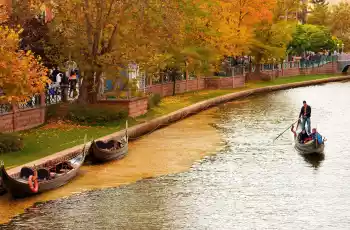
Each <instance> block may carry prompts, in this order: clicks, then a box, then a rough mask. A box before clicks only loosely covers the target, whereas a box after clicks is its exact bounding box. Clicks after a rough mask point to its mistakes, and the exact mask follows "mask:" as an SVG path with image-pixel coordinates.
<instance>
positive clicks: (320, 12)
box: [307, 0, 329, 26]
mask: <svg viewBox="0 0 350 230" xmlns="http://www.w3.org/2000/svg"><path fill="white" fill-rule="evenodd" d="M311 3H312V5H311V12H310V15H309V17H308V19H307V22H308V24H313V25H321V26H326V25H327V24H328V19H329V6H328V3H327V2H326V1H324V0H313V1H312V2H311Z"/></svg>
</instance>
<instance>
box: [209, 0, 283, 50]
mask: <svg viewBox="0 0 350 230" xmlns="http://www.w3.org/2000/svg"><path fill="white" fill-rule="evenodd" d="M214 2H215V4H207V5H205V6H204V8H207V10H208V11H209V14H210V15H211V17H210V18H207V20H208V21H207V25H209V26H210V27H212V28H213V29H214V30H215V31H216V33H217V34H216V36H209V37H208V40H209V41H210V42H211V43H212V44H213V45H215V46H216V48H217V49H218V50H219V51H220V53H221V54H225V55H240V54H242V52H246V51H248V50H249V48H250V43H251V40H252V38H253V36H254V29H255V25H256V24H257V23H258V22H260V21H263V20H268V21H270V20H272V18H273V9H274V8H275V6H276V1H275V0H214Z"/></svg>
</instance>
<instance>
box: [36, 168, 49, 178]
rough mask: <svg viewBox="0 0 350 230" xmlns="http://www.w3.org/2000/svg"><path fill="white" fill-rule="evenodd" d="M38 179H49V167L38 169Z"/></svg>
mask: <svg viewBox="0 0 350 230" xmlns="http://www.w3.org/2000/svg"><path fill="white" fill-rule="evenodd" d="M38 179H39V180H49V179H50V172H49V170H47V169H38Z"/></svg>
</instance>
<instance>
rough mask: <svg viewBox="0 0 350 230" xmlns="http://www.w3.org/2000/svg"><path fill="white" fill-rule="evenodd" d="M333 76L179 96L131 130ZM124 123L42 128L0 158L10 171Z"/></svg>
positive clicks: (139, 120)
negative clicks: (249, 94) (236, 97)
mask: <svg viewBox="0 0 350 230" xmlns="http://www.w3.org/2000/svg"><path fill="white" fill-rule="evenodd" d="M332 76H334V75H310V76H296V77H288V78H279V79H276V80H274V81H271V82H251V83H248V84H246V86H245V87H243V88H238V89H226V90H202V91H195V92H188V93H184V94H181V95H177V96H172V97H166V98H163V99H162V101H161V103H160V104H159V106H158V107H155V108H153V109H152V110H150V111H149V112H148V113H147V114H146V115H144V116H141V117H139V118H137V119H132V120H131V119H130V120H129V126H132V125H136V124H139V123H142V122H145V121H149V120H151V119H154V118H156V117H159V116H162V115H165V114H168V113H171V112H174V111H176V110H178V109H181V108H184V107H186V106H189V105H191V104H194V103H197V102H200V101H204V100H207V99H210V98H214V97H218V96H222V95H225V94H229V93H233V92H240V91H243V90H247V89H255V88H260V87H265V86H273V85H281V84H288V83H295V82H301V81H308V80H316V79H324V78H328V77H332ZM124 126H125V121H120V122H116V123H109V124H108V125H105V126H80V125H75V124H66V123H63V122H58V123H50V124H45V125H43V126H41V127H39V128H36V129H32V130H28V131H23V132H19V133H18V134H19V135H20V136H22V137H23V139H24V149H23V150H22V151H20V152H16V153H8V154H3V155H1V156H0V160H3V161H4V162H5V164H6V166H7V167H9V168H11V167H15V166H18V165H21V164H25V163H27V162H30V161H33V160H36V159H39V158H42V157H45V156H48V155H50V154H53V153H56V152H59V151H61V150H64V149H67V148H70V147H73V146H76V145H79V144H82V143H83V139H84V135H85V134H87V136H88V139H89V140H91V139H93V138H99V137H102V136H105V135H108V134H111V133H113V132H117V131H119V130H121V129H123V128H124Z"/></svg>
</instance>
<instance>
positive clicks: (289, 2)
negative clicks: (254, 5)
mask: <svg viewBox="0 0 350 230" xmlns="http://www.w3.org/2000/svg"><path fill="white" fill-rule="evenodd" d="M301 7H302V4H301V1H300V0H277V4H276V8H275V10H274V17H275V21H276V20H282V19H284V20H286V21H295V20H297V19H298V13H299V10H300V8H301Z"/></svg>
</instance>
